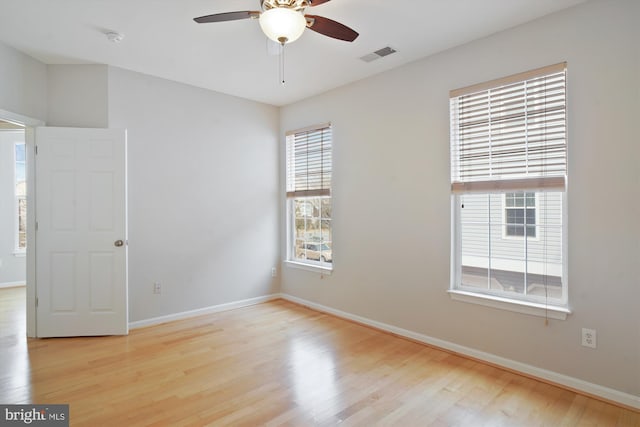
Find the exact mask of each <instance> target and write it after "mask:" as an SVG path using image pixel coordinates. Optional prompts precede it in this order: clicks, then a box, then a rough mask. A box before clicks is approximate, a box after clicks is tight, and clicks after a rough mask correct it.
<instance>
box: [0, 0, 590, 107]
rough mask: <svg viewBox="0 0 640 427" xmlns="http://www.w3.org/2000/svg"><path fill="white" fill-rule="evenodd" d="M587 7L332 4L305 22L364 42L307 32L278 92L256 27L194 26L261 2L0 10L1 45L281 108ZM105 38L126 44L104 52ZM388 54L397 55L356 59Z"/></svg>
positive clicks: (39, 5) (466, 2)
mask: <svg viewBox="0 0 640 427" xmlns="http://www.w3.org/2000/svg"><path fill="white" fill-rule="evenodd" d="M584 1H585V0H403V1H399V0H332V1H330V2H328V3H325V4H323V5H319V6H316V7H314V8H309V9H307V11H306V13H309V14H316V15H321V16H325V17H327V18H331V19H334V20H336V21H339V22H341V23H343V24H345V25H347V26H349V27H351V28H353V29H354V30H356V31H358V32H359V33H360V37H359V38H358V39H357V40H356V41H355V42H353V43H347V42H343V41H339V40H334V39H331V38H328V37H324V36H321V35H319V34H317V33H315V32H313V31H309V30H305V33H304V34H303V35H302V37H301V38H300V39H299V40H298V41H296V42H294V43H291V44H290V45H287V47H286V52H285V53H286V54H285V62H286V65H285V67H286V68H285V72H286V74H285V77H286V80H287V83H286V85H285V86H284V87H282V86H281V85H280V84H279V79H278V56H277V55H275V54H274V53H273V51H274V49H273V48H274V44H272V43H271V42H267V39H266V37H265V36H264V35H263V34H262V32H261V30H260V26H259V24H258V22H257V21H255V20H249V19H248V20H242V21H232V22H222V23H212V24H196V23H195V22H194V21H193V18H194V17H197V16H202V15H208V14H212V13H221V12H231V11H237V10H259V0H55V1H54V0H0V11H1V12H0V41H2V42H4V43H6V44H8V45H10V46H13V47H15V48H16V49H18V50H21V51H23V52H25V53H27V54H29V55H31V56H33V57H34V58H36V59H38V60H40V61H42V62H44V63H47V64H77V63H80V64H82V63H98V64H109V65H113V66H116V67H121V68H125V69H129V70H133V71H138V72H141V73H145V74H150V75H154V76H158V77H163V78H166V79H170V80H175V81H179V82H183V83H187V84H191V85H194V86H199V87H203V88H207V89H212V90H215V91H219V92H223V93H227V94H231V95H236V96H240V97H243V98H248V99H252V100H256V101H260V102H264V103H268V104H273V105H278V106H281V105H286V104H289V103H292V102H295V101H297V100H300V99H304V98H307V97H309V96H312V95H315V94H318V93H322V92H325V91H327V90H329V89H332V88H335V87H338V86H341V85H344V84H346V83H349V82H353V81H356V80H359V79H362V78H364V77H367V76H370V75H373V74H376V73H379V72H382V71H385V70H388V69H391V68H394V67H397V66H400V65H402V64H405V63H408V62H411V61H414V60H417V59H419V58H423V57H425V56H429V55H432V54H434V53H436V52H440V51H443V50H445V49H448V48H451V47H454V46H457V45H460V44H463V43H466V42H469V41H471V40H474V39H478V38H481V37H484V36H487V35H489V34H492V33H495V32H498V31H501V30H504V29H507V28H510V27H513V26H516V25H519V24H522V23H524V22H527V21H530V20H533V19H535V18H538V17H541V16H543V15H547V14H549V13H553V12H555V11H558V10H561V9H564V8H566V7H570V6H573V5H576V4H578V3H582V2H584ZM106 31H117V32H120V33H122V34H123V35H124V36H125V38H124V40H123V41H122V42H121V43H118V44H116V43H112V42H109V41H108V40H107V39H106V37H105V35H104V33H105V32H106ZM385 46H391V47H393V48H394V49H396V50H397V51H398V53H395V54H393V55H391V56H388V57H385V58H381V59H378V60H376V61H374V62H371V63H365V62H363V61H361V60H360V59H359V58H360V57H361V56H364V55H366V54H368V53H371V52H372V51H375V50H377V49H380V48H383V47H385ZM275 47H276V48H277V45H275ZM276 50H277V49H276Z"/></svg>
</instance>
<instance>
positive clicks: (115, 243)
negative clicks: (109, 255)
mask: <svg viewBox="0 0 640 427" xmlns="http://www.w3.org/2000/svg"><path fill="white" fill-rule="evenodd" d="M113 244H114V245H115V246H117V247H120V246H122V245H124V242H123V241H122V240H116V241H115V242H113Z"/></svg>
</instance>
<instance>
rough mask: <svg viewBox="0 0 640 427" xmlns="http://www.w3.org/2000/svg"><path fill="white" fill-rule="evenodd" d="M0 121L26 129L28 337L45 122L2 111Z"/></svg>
mask: <svg viewBox="0 0 640 427" xmlns="http://www.w3.org/2000/svg"><path fill="white" fill-rule="evenodd" d="M0 119H1V120H4V121H7V122H13V123H17V124H21V125H23V126H24V127H25V132H24V139H25V141H24V142H25V148H26V155H27V301H26V303H27V336H28V337H35V336H37V335H36V257H35V254H36V238H35V236H36V235H35V233H33V230H35V226H36V212H35V208H36V206H35V197H34V196H35V181H36V180H35V173H34V170H35V167H34V166H35V162H34V160H35V156H34V147H35V132H34V128H35V127H36V126H44V125H45V122H44V121H42V120H39V119H34V118H32V117H27V116H23V115H21V114H16V113H12V112H11V111H7V110H2V109H0Z"/></svg>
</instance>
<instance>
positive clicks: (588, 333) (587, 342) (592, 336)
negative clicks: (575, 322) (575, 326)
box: [582, 328, 596, 348]
mask: <svg viewBox="0 0 640 427" xmlns="http://www.w3.org/2000/svg"><path fill="white" fill-rule="evenodd" d="M582 345H583V346H585V347H591V348H596V330H595V329H587V328H582Z"/></svg>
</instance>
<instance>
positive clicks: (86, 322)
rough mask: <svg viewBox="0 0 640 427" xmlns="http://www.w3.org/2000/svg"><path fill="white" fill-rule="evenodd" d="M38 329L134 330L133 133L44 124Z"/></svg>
mask: <svg viewBox="0 0 640 427" xmlns="http://www.w3.org/2000/svg"><path fill="white" fill-rule="evenodd" d="M36 147H37V152H36V157H35V163H36V188H35V195H36V196H35V202H36V206H35V211H36V223H37V229H36V296H37V311H36V316H37V320H36V328H37V329H36V333H37V336H38V337H64V336H92V335H121V334H127V333H128V315H127V240H126V239H127V236H126V232H127V229H126V133H125V131H124V130H114V129H78V128H49V127H42V128H36Z"/></svg>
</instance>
